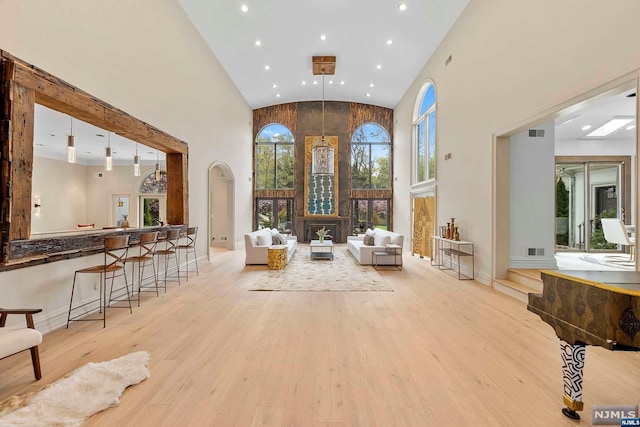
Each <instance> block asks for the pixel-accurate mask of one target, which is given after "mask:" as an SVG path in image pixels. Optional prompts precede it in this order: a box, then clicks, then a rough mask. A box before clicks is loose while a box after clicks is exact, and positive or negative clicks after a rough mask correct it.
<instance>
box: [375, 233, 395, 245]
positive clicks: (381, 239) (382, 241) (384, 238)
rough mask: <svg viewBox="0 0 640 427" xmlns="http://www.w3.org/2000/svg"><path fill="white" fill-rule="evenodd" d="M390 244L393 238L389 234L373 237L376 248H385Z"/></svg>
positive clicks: (377, 234)
mask: <svg viewBox="0 0 640 427" xmlns="http://www.w3.org/2000/svg"><path fill="white" fill-rule="evenodd" d="M388 243H391V237H390V236H389V235H387V234H383V233H376V235H375V236H374V237H373V245H374V246H384V245H386V244H388Z"/></svg>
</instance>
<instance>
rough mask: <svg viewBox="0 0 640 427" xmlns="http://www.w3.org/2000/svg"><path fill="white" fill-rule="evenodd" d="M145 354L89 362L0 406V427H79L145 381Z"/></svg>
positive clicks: (146, 360) (139, 353)
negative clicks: (128, 389)
mask: <svg viewBox="0 0 640 427" xmlns="http://www.w3.org/2000/svg"><path fill="white" fill-rule="evenodd" d="M149 357H150V354H149V352H147V351H138V352H135V353H130V354H128V355H126V356H122V357H120V358H118V359H113V360H109V361H107V362H100V363H88V364H86V365H85V366H83V367H82V368H78V369H76V370H75V371H73V372H72V373H71V374H69V375H67V376H66V377H64V378H62V379H60V380H58V381H56V382H55V383H53V384H49V385H47V386H45V387H44V388H43V389H42V390H40V391H38V392H35V393H31V394H30V395H28V396H26V397H25V396H14V397H12V398H10V399H8V400H6V401H4V402H2V403H1V404H0V426H1V427H5V426H7V427H8V426H65V427H66V426H79V425H82V423H83V422H84V420H86V419H87V418H89V417H90V416H91V415H93V414H95V413H98V412H100V411H102V410H104V409H107V408H109V407H112V406H116V405H117V404H118V403H120V400H119V397H120V396H122V393H123V392H124V390H125V389H126V388H127V387H129V386H130V385H134V384H138V383H139V382H141V381H144V380H145V379H147V378H148V377H149V375H150V373H149V367H148V365H149Z"/></svg>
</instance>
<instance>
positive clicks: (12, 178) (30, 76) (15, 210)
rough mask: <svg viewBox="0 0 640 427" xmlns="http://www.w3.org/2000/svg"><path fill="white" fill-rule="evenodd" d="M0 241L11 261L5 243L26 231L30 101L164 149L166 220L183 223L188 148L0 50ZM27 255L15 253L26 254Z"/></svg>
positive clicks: (23, 237)
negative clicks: (0, 101)
mask: <svg viewBox="0 0 640 427" xmlns="http://www.w3.org/2000/svg"><path fill="white" fill-rule="evenodd" d="M0 99H1V100H2V104H1V107H0V112H1V114H2V115H1V116H0V244H1V246H2V264H6V263H7V262H8V261H9V260H15V257H12V256H11V255H12V254H11V249H10V248H11V245H10V242H12V241H16V240H28V239H29V238H30V234H31V191H32V190H31V186H32V171H33V122H34V111H35V104H36V103H38V104H41V105H44V106H46V107H49V108H51V109H54V110H57V111H60V112H62V113H65V114H68V115H70V116H73V117H76V118H78V119H80V120H83V121H85V122H87V123H90V124H93V125H95V126H98V127H101V128H103V129H105V130H107V131H111V132H115V133H117V134H119V135H122V136H124V137H126V138H129V139H131V140H133V141H137V142H139V143H141V144H144V145H146V146H148V147H151V148H154V149H157V150H160V151H163V152H164V153H166V161H167V222H168V223H170V224H187V223H188V221H189V186H188V159H189V157H188V156H189V148H188V146H187V144H186V143H185V142H184V141H181V140H179V139H177V138H175V137H173V136H171V135H169V134H167V133H165V132H163V131H161V130H159V129H157V128H155V127H153V126H151V125H149V124H147V123H145V122H143V121H142V120H139V119H137V118H135V117H132V116H131V115H129V114H127V113H125V112H124V111H122V110H119V109H117V108H115V107H113V106H111V105H109V104H107V103H106V102H104V101H101V100H100V99H98V98H96V97H94V96H91V95H90V94H88V93H86V92H84V91H82V90H80V89H78V88H76V87H74V86H73V85H71V84H69V83H67V82H65V81H63V80H61V79H59V78H57V77H55V76H53V75H52V74H49V73H47V72H46V71H43V70H41V69H39V68H37V67H35V66H33V65H31V64H28V63H27V62H25V61H22V60H20V59H18V58H16V57H14V56H12V55H11V54H9V53H8V52H5V51H2V50H0ZM28 256H29V254H28V253H27V254H23V255H20V257H28Z"/></svg>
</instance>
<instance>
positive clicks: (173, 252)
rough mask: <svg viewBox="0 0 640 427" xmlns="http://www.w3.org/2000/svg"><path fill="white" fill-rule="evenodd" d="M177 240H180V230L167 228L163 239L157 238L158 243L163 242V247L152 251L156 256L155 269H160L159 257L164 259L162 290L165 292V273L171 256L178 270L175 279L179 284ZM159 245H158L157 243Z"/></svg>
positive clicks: (166, 273)
mask: <svg viewBox="0 0 640 427" xmlns="http://www.w3.org/2000/svg"><path fill="white" fill-rule="evenodd" d="M178 240H180V230H179V229H175V230H167V236H166V238H165V239H164V240H159V243H160V244H163V248H160V249H159V248H157V247H156V250H155V251H153V255H154V257H158V267H157V270H156V271H160V257H163V260H164V291H165V292H167V275H168V273H169V258H173V260H174V261H175V266H176V269H177V271H178V273H177V275H176V276H177V279H178V286H180V263H179V261H178V250H177V246H178ZM158 246H159V245H158Z"/></svg>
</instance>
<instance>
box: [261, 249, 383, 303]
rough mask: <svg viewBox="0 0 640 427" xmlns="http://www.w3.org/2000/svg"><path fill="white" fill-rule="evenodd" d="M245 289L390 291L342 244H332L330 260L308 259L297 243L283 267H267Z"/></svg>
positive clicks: (307, 251) (368, 267)
mask: <svg viewBox="0 0 640 427" xmlns="http://www.w3.org/2000/svg"><path fill="white" fill-rule="evenodd" d="M249 290H251V291H320V292H322V291H325V292H349V291H378V292H393V287H392V286H391V285H390V284H389V283H387V282H386V281H385V280H384V279H383V278H382V276H381V275H380V274H379V273H378V272H377V271H376V270H375V269H374V268H373V267H372V266H370V265H360V263H358V261H356V259H355V258H354V257H353V256H351V254H350V253H349V251H347V248H346V245H336V246H334V249H333V261H331V260H313V261H312V260H310V259H309V245H304V244H299V245H298V249H297V250H296V253H295V254H293V257H292V258H291V260H290V261H289V264H287V266H286V267H285V268H284V269H282V270H267V271H266V272H265V274H263V275H262V276H260V278H258V280H257V281H256V283H254V284H253V286H251V288H249Z"/></svg>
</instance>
